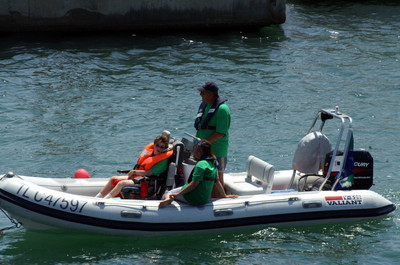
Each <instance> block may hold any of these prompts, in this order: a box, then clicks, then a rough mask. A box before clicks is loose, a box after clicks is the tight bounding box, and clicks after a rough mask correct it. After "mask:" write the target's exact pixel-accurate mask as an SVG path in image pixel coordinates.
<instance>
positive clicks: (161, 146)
mask: <svg viewBox="0 0 400 265" xmlns="http://www.w3.org/2000/svg"><path fill="white" fill-rule="evenodd" d="M155 146H156V147H158V148H161V149H165V146H163V145H159V144H155Z"/></svg>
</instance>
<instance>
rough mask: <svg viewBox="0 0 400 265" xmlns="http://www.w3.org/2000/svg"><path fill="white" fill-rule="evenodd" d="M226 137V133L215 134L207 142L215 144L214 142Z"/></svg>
mask: <svg viewBox="0 0 400 265" xmlns="http://www.w3.org/2000/svg"><path fill="white" fill-rule="evenodd" d="M224 136H225V134H224V133H219V132H215V133H213V134H212V135H210V137H208V138H207V139H206V140H207V141H209V142H210V143H213V142H215V141H217V140H219V139H221V138H222V137H224Z"/></svg>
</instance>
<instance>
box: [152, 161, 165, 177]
mask: <svg viewBox="0 0 400 265" xmlns="http://www.w3.org/2000/svg"><path fill="white" fill-rule="evenodd" d="M167 168H168V158H166V159H164V160H161V161H159V162H158V163H156V164H155V165H154V166H152V167H151V168H150V170H151V173H153V175H154V176H157V175H158V174H161V173H163V172H164V171H165V170H167Z"/></svg>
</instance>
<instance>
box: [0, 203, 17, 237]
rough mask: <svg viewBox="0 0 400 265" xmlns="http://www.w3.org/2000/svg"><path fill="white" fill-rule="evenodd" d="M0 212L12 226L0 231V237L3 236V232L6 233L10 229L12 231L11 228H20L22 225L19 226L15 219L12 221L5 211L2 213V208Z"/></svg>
mask: <svg viewBox="0 0 400 265" xmlns="http://www.w3.org/2000/svg"><path fill="white" fill-rule="evenodd" d="M0 210H1V211H2V212H3V213H4V215H5V216H6V217H7V218H8V219H9V220H10V222H11V223H13V224H14V225H13V226H9V227H5V228H2V229H0V235H5V234H4V231H6V230H10V229H13V228H19V227H21V226H22V224H21V223H20V222H18V221H16V220H15V219H13V218H12V217H11V216H10V215H9V214H8V213H7V212H6V211H4V210H3V209H2V208H0Z"/></svg>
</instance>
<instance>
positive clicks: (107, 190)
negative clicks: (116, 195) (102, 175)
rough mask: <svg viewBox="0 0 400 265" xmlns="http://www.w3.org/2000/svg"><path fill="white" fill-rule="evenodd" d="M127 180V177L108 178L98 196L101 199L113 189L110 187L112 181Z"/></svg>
mask: <svg viewBox="0 0 400 265" xmlns="http://www.w3.org/2000/svg"><path fill="white" fill-rule="evenodd" d="M127 178H128V176H114V177H112V178H110V179H109V180H108V182H107V184H106V185H105V186H104V187H103V188H102V189H101V191H100V194H101V195H102V197H104V196H106V195H107V194H108V193H110V192H111V190H112V189H113V187H112V180H113V179H127Z"/></svg>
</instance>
